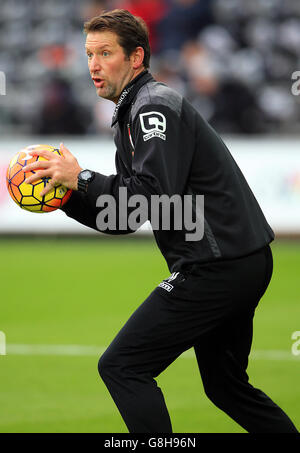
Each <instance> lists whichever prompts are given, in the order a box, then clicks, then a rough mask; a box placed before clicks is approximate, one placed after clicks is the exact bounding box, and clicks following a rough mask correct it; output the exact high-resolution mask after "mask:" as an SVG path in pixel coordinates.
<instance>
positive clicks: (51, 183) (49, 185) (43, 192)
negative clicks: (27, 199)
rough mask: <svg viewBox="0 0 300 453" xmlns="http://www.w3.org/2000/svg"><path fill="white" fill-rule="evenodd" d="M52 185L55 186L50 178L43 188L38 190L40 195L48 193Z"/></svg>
mask: <svg viewBox="0 0 300 453" xmlns="http://www.w3.org/2000/svg"><path fill="white" fill-rule="evenodd" d="M54 186H55V184H54V182H53V181H51V180H50V181H49V182H48V183H47V185H46V187H44V189H43V190H42V191H41V192H40V197H43V196H44V195H47V193H49V192H50V191H51V190H52V189H53V188H54Z"/></svg>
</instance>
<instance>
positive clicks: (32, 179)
mask: <svg viewBox="0 0 300 453" xmlns="http://www.w3.org/2000/svg"><path fill="white" fill-rule="evenodd" d="M42 178H49V174H48V172H47V171H45V170H40V171H37V172H36V173H35V174H34V175H32V176H29V177H28V178H26V179H25V181H24V182H25V183H26V184H32V183H33V182H35V181H38V180H39V179H42Z"/></svg>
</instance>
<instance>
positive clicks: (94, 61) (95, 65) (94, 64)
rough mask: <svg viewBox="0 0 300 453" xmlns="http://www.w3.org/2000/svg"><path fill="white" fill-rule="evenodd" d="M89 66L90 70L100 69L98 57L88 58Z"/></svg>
mask: <svg viewBox="0 0 300 453" xmlns="http://www.w3.org/2000/svg"><path fill="white" fill-rule="evenodd" d="M89 67H90V71H91V72H96V71H99V70H100V69H101V65H100V61H99V60H98V58H95V57H93V58H92V59H91V60H90V64H89Z"/></svg>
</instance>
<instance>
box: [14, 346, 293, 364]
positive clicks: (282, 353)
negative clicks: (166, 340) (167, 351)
mask: <svg viewBox="0 0 300 453" xmlns="http://www.w3.org/2000/svg"><path fill="white" fill-rule="evenodd" d="M105 349H106V347H105V346H84V345H77V344H65V345H43V344H7V346H6V354H7V355H8V356H10V355H29V356H30V355H42V356H73V357H80V356H96V357H100V356H101V355H102V354H103V352H104V351H105ZM180 358H183V359H191V358H195V353H194V351H193V349H189V350H188V351H186V352H184V353H183V354H182V355H181V356H180ZM250 359H251V360H282V361H294V362H295V361H298V362H299V363H300V351H299V355H297V356H295V355H293V354H292V352H291V351H288V350H258V351H255V350H253V351H252V352H251V354H250Z"/></svg>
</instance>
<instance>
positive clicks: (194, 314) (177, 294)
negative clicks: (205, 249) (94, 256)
mask: <svg viewBox="0 0 300 453" xmlns="http://www.w3.org/2000/svg"><path fill="white" fill-rule="evenodd" d="M272 269H273V261H272V253H271V249H270V247H269V246H268V247H266V248H264V249H262V250H260V251H259V252H256V253H254V254H252V255H249V256H247V257H243V258H239V259H235V260H231V261H222V262H218V263H209V264H205V265H201V266H199V268H198V270H197V275H195V274H193V275H192V274H188V275H182V274H180V273H174V274H172V276H171V277H170V278H169V279H166V280H164V282H162V285H161V286H160V287H157V288H156V289H155V290H154V291H153V292H152V293H151V294H150V296H149V297H148V298H147V299H146V300H145V302H144V303H143V304H142V305H141V306H140V307H139V308H138V309H137V310H136V311H135V312H134V313H133V315H132V316H131V317H130V318H129V320H128V321H127V323H126V324H125V325H124V327H123V328H122V329H121V331H120V332H119V334H118V335H117V336H116V338H115V339H114V340H113V342H112V343H111V344H110V346H109V347H108V349H107V350H106V351H105V353H104V354H103V356H102V357H101V358H100V360H99V373H100V376H101V377H102V379H103V380H104V382H105V384H106V386H107V388H108V390H109V392H110V394H111V396H112V398H113V399H114V402H115V404H116V405H117V407H118V409H119V411H120V413H121V415H122V417H123V419H124V421H125V423H126V425H127V428H128V430H129V432H131V433H171V432H172V426H171V421H170V417H169V414H168V410H167V407H166V405H165V401H164V397H163V394H162V392H161V390H160V388H159V387H158V386H157V384H156V381H155V379H154V378H155V377H156V376H158V375H159V374H160V373H161V372H162V371H163V370H164V369H165V368H166V367H167V366H168V365H170V364H171V363H172V362H173V361H174V360H175V359H176V358H177V357H178V356H179V355H180V354H181V353H182V352H184V351H186V350H187V349H189V348H191V347H194V349H195V353H196V357H197V362H198V366H199V370H200V373H201V377H202V381H203V385H204V389H205V392H206V394H207V396H208V397H209V398H210V399H211V401H213V403H214V404H215V405H216V406H217V407H219V408H220V409H221V410H223V411H224V412H226V413H227V414H228V415H229V416H230V417H231V418H232V419H234V420H235V421H236V422H237V423H239V424H240V425H241V426H242V427H243V428H244V429H245V430H246V431H248V432H250V433H292V432H297V430H296V428H295V426H294V425H293V423H292V422H291V420H290V419H289V418H288V417H287V415H286V414H285V413H284V412H283V411H282V410H281V409H280V408H279V407H278V406H277V405H276V404H275V403H274V402H273V401H272V400H271V399H270V398H269V397H268V396H267V395H265V394H264V393H263V392H262V391H260V390H258V389H256V388H254V387H253V386H252V385H251V384H250V383H249V382H248V376H247V373H246V369H247V364H248V355H249V352H250V348H251V342H252V320H253V315H254V311H255V308H256V306H257V304H258V302H259V300H260V298H261V297H262V295H263V293H264V292H265V290H266V288H267V286H268V284H269V282H270V279H271V275H272ZM195 378H196V377H195ZM199 431H201V426H199Z"/></svg>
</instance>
